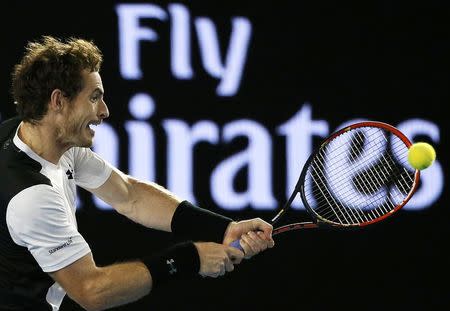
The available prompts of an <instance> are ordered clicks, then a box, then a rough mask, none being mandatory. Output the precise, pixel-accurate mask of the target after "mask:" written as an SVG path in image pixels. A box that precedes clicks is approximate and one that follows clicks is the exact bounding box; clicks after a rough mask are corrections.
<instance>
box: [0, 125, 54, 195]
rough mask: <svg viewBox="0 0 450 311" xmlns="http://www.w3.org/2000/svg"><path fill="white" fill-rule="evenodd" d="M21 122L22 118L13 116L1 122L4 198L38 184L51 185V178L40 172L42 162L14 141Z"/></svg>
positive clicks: (0, 188)
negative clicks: (30, 155)
mask: <svg viewBox="0 0 450 311" xmlns="http://www.w3.org/2000/svg"><path fill="white" fill-rule="evenodd" d="M20 122H21V119H20V118H12V119H8V120H6V121H4V122H2V123H1V124H0V171H1V172H2V178H0V192H1V194H2V197H4V198H5V197H12V196H14V195H15V194H16V193H18V192H20V191H22V190H23V189H25V188H28V187H31V186H34V185H37V184H47V185H51V182H50V180H49V179H48V178H47V177H46V176H44V175H43V174H41V173H40V171H41V169H42V166H41V164H40V163H39V162H37V161H35V160H33V159H31V158H30V157H29V156H28V155H27V154H26V153H25V152H22V151H21V150H20V149H19V148H18V147H17V146H16V145H14V143H13V138H14V134H15V131H16V129H17V126H18V125H19V123H20Z"/></svg>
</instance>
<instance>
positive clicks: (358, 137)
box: [305, 127, 414, 225]
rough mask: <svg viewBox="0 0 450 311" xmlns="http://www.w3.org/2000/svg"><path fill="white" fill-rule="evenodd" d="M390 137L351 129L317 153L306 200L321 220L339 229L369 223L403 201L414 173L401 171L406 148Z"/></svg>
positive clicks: (375, 131)
mask: <svg viewBox="0 0 450 311" xmlns="http://www.w3.org/2000/svg"><path fill="white" fill-rule="evenodd" d="M390 134H392V133H390V132H389V131H387V130H383V129H381V128H371V127H367V128H366V127H364V128H358V129H353V130H350V131H347V132H344V134H341V135H340V136H338V137H336V138H335V139H334V140H332V141H331V142H330V143H328V144H326V145H325V146H323V148H321V149H320V151H319V152H318V153H317V154H316V156H315V157H314V159H313V161H312V162H311V164H310V166H309V169H308V172H307V178H306V179H305V196H306V199H307V201H308V204H309V205H310V206H311V207H313V210H314V212H315V213H316V214H317V215H318V216H319V217H320V218H322V219H324V220H328V221H332V222H337V223H339V224H344V225H345V224H349V225H350V224H360V223H362V222H370V221H372V220H374V219H376V218H379V217H382V216H383V215H385V214H387V213H389V212H391V211H392V210H394V209H395V208H396V207H397V206H398V205H399V204H401V202H402V201H403V200H404V199H405V198H406V197H407V195H408V193H409V192H410V190H411V189H412V187H413V184H414V178H413V174H414V173H413V172H409V171H408V170H407V169H406V157H407V150H408V148H407V147H406V145H405V143H404V142H403V141H402V140H401V139H399V138H398V137H396V136H395V135H390ZM388 138H391V140H390V141H389V139H388ZM389 143H390V144H389Z"/></svg>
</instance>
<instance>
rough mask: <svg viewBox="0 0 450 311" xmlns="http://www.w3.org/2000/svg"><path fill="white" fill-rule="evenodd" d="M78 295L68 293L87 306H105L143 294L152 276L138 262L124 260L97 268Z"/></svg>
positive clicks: (149, 286)
mask: <svg viewBox="0 0 450 311" xmlns="http://www.w3.org/2000/svg"><path fill="white" fill-rule="evenodd" d="M95 275H96V276H95V277H93V278H91V280H90V281H89V282H88V284H87V285H86V286H85V290H84V292H83V293H82V294H81V295H80V296H79V297H71V298H72V299H74V300H75V301H77V302H78V303H79V304H80V305H82V306H83V307H84V308H86V309H87V310H105V309H109V308H112V307H117V306H120V305H124V304H127V303H130V302H133V301H136V300H138V299H139V298H142V297H143V296H145V295H147V294H148V293H149V292H150V290H151V288H152V279H151V276H150V273H149V271H148V269H147V268H146V266H145V264H143V263H142V262H127V263H120V264H114V265H111V266H107V267H103V268H98V271H97V273H96V274H95Z"/></svg>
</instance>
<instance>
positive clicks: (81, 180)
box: [6, 126, 112, 310]
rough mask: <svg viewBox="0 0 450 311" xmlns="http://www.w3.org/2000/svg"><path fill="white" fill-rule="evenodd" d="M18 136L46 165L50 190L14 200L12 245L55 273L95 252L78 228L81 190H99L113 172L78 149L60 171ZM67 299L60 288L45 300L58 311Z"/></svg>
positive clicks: (28, 191) (9, 216) (36, 188)
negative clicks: (80, 188) (14, 244)
mask: <svg viewBox="0 0 450 311" xmlns="http://www.w3.org/2000/svg"><path fill="white" fill-rule="evenodd" d="M18 128H20V126H19V127H18ZM17 131H18V130H17ZM17 131H16V134H15V136H14V139H13V142H14V144H15V145H16V146H17V147H18V148H19V149H20V150H21V151H22V152H25V153H26V154H27V155H28V156H29V157H30V158H32V159H33V160H35V161H37V162H39V163H40V164H41V165H42V169H41V171H40V173H41V174H42V175H44V176H46V177H47V178H48V179H49V180H50V182H51V186H50V185H46V184H38V185H33V186H31V187H28V188H25V189H24V190H22V191H21V192H19V193H18V194H17V195H15V196H14V198H12V199H11V201H10V202H9V204H8V208H7V212H6V222H7V226H8V230H9V233H10V235H11V237H12V239H13V241H14V242H15V243H16V244H18V245H20V246H24V247H26V248H27V249H28V250H29V251H30V253H31V254H32V255H33V257H34V258H35V260H36V262H37V263H38V264H39V266H40V267H41V268H42V270H43V271H44V272H54V271H57V270H60V269H61V268H64V267H66V266H68V265H70V264H71V263H73V262H75V261H76V260H78V259H80V258H81V257H83V256H84V255H86V254H88V253H89V252H90V251H91V250H90V248H89V245H88V243H87V242H86V241H85V240H84V238H83V237H82V235H81V234H80V233H79V232H78V228H77V221H76V218H75V210H76V186H80V187H84V188H91V189H95V188H98V187H99V186H101V185H102V184H103V183H104V182H105V181H106V180H107V179H108V177H109V176H110V174H111V171H112V167H111V165H109V164H108V163H107V162H106V161H104V160H103V159H102V158H100V157H99V156H98V155H97V154H95V153H94V152H93V151H92V150H91V149H89V148H79V147H74V148H71V149H70V150H68V151H67V152H66V153H64V154H63V156H62V157H61V159H60V161H59V163H58V165H55V164H53V163H51V162H49V161H47V160H45V159H43V158H41V157H40V156H39V155H37V154H36V153H35V152H34V151H33V150H31V149H30V148H29V147H28V146H27V145H26V144H25V143H24V142H22V141H21V140H20V138H19V136H18V135H17ZM65 294H66V292H65V291H64V290H63V289H62V288H61V287H60V286H59V284H57V283H55V284H53V286H51V287H50V288H49V291H48V293H47V297H46V299H47V302H48V303H49V304H50V305H52V307H53V310H58V309H59V306H60V305H61V303H62V300H63V298H64V295H65Z"/></svg>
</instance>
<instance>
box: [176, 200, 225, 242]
mask: <svg viewBox="0 0 450 311" xmlns="http://www.w3.org/2000/svg"><path fill="white" fill-rule="evenodd" d="M232 221H233V219H231V218H228V217H225V216H222V215H220V214H217V213H214V212H211V211H209V210H206V209H203V208H200V207H197V206H195V205H193V204H192V203H190V202H189V201H183V202H181V203H180V204H179V205H178V207H177V209H176V210H175V213H174V215H173V217H172V223H171V228H172V232H173V233H174V234H175V235H180V236H184V237H187V238H189V239H192V240H194V241H208V242H216V243H222V242H223V237H224V234H225V230H226V229H227V227H228V224H229V223H230V222H232Z"/></svg>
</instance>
